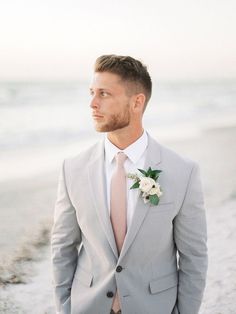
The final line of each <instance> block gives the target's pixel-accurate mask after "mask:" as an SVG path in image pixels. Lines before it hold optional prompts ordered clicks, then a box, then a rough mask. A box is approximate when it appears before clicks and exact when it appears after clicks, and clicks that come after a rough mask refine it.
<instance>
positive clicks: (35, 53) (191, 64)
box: [0, 0, 236, 81]
mask: <svg viewBox="0 0 236 314" xmlns="http://www.w3.org/2000/svg"><path fill="white" fill-rule="evenodd" d="M235 12H236V1H235V0H178V1H176V0H165V1H163V0H161V1H160V0H155V1H154V0H142V1H141V0H119V1H118V0H117V1H112V0H100V1H97V0H94V1H92V0H91V1H89V0H86V1H84V0H83V1H82V0H37V1H36V0H2V1H1V2H0V80H1V81H4V80H54V79H58V80H74V79H79V80H87V79H88V78H89V77H91V74H92V68H93V64H94V61H95V59H96V58H97V57H98V56H100V55H101V54H110V53H114V54H121V55H131V56H133V57H135V58H137V59H139V60H141V61H143V62H144V63H145V64H146V65H147V66H148V70H149V72H150V74H151V76H152V77H153V78H154V79H164V80H166V79H167V80H168V79H224V78H226V79H230V78H236V58H235V56H236V40H235V38H236V36H235V30H236V19H235Z"/></svg>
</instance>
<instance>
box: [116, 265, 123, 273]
mask: <svg viewBox="0 0 236 314" xmlns="http://www.w3.org/2000/svg"><path fill="white" fill-rule="evenodd" d="M122 269H123V268H122V266H120V265H119V266H117V267H116V271H117V273H120V272H121V271H122Z"/></svg>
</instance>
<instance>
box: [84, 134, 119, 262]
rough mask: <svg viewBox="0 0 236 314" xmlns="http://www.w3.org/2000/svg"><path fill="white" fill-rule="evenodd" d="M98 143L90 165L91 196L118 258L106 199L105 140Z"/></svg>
mask: <svg viewBox="0 0 236 314" xmlns="http://www.w3.org/2000/svg"><path fill="white" fill-rule="evenodd" d="M97 145H98V146H97V148H96V149H95V150H94V153H93V155H92V156H91V159H90V162H89V165H88V176H89V183H90V190H91V197H92V200H93V204H94V207H95V209H96V212H97V215H98V217H99V220H100V223H101V225H102V227H103V230H104V232H105V234H106V237H107V240H108V242H109V244H110V246H111V248H112V251H113V252H114V254H115V256H116V258H118V252H117V247H116V243H115V238H114V233H113V229H112V225H111V221H110V217H109V211H108V208H107V201H106V180H105V162H104V141H103V140H102V141H101V142H99V143H98V144H97Z"/></svg>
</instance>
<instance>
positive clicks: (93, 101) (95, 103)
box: [90, 96, 99, 109]
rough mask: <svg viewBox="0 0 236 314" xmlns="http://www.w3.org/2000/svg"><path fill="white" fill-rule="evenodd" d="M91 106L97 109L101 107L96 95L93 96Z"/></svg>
mask: <svg viewBox="0 0 236 314" xmlns="http://www.w3.org/2000/svg"><path fill="white" fill-rule="evenodd" d="M90 107H91V108H93V109H94V108H95V109H97V108H98V107H99V102H98V99H97V97H96V96H93V98H92V99H91V102H90Z"/></svg>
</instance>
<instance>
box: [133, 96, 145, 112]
mask: <svg viewBox="0 0 236 314" xmlns="http://www.w3.org/2000/svg"><path fill="white" fill-rule="evenodd" d="M145 101H146V96H145V95H144V94H143V93H139V94H136V95H134V99H133V110H134V111H135V112H143V111H144V106H145Z"/></svg>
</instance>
